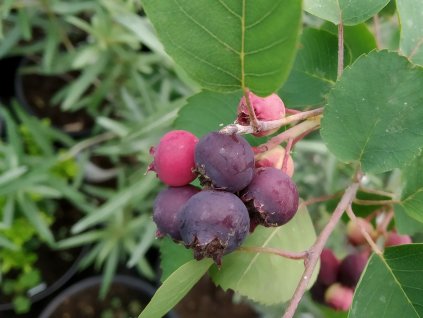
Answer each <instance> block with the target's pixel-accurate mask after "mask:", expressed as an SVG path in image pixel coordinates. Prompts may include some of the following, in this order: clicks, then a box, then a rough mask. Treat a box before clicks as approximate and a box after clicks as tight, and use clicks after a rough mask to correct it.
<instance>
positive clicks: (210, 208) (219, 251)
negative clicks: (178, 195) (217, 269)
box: [179, 190, 250, 265]
mask: <svg viewBox="0 0 423 318" xmlns="http://www.w3.org/2000/svg"><path fill="white" fill-rule="evenodd" d="M179 224H180V233H181V237H182V240H183V241H184V243H185V246H186V247H189V248H192V249H193V250H194V256H195V258H196V259H197V260H200V259H202V258H204V257H211V258H213V260H214V261H215V262H216V263H217V264H218V265H220V263H221V258H222V256H223V255H225V254H227V253H229V252H232V251H233V250H235V249H236V248H238V247H239V246H240V245H241V244H242V242H243V241H244V239H245V237H246V236H247V234H248V231H249V228H250V219H249V217H248V211H247V208H246V207H245V205H244V203H242V201H241V200H240V199H239V198H238V197H237V196H236V195H234V194H232V193H229V192H221V191H215V190H205V191H201V192H200V193H198V194H196V195H194V196H193V197H191V199H189V200H188V202H187V203H186V204H185V205H184V207H183V208H182V210H181V213H180V214H179Z"/></svg>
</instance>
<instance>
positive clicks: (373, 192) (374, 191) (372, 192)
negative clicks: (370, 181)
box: [358, 187, 395, 198]
mask: <svg viewBox="0 0 423 318" xmlns="http://www.w3.org/2000/svg"><path fill="white" fill-rule="evenodd" d="M358 190H359V191H361V192H365V193H370V194H376V195H380V196H383V197H390V198H393V197H394V196H395V194H394V193H392V192H387V191H383V190H376V189H369V188H364V187H360V188H359V189H358Z"/></svg>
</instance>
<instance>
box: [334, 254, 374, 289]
mask: <svg viewBox="0 0 423 318" xmlns="http://www.w3.org/2000/svg"><path fill="white" fill-rule="evenodd" d="M368 259H369V254H368V253H367V252H361V253H356V254H350V255H348V256H346V257H345V258H344V259H343V260H342V261H341V264H340V265H339V272H338V281H339V282H340V283H341V284H343V285H345V286H348V287H352V288H355V286H356V285H357V283H358V281H359V280H360V276H361V273H362V272H363V270H364V268H365V267H366V264H367V260H368Z"/></svg>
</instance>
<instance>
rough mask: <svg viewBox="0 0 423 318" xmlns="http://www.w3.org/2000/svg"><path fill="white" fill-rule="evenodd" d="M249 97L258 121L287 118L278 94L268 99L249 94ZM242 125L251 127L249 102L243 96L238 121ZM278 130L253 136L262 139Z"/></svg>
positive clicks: (261, 132)
mask: <svg viewBox="0 0 423 318" xmlns="http://www.w3.org/2000/svg"><path fill="white" fill-rule="evenodd" d="M248 97H249V100H250V103H251V105H252V106H253V109H254V112H255V114H256V117H257V119H258V120H262V121H270V120H277V119H281V118H283V117H284V116H285V105H284V103H283V102H282V100H281V99H280V97H279V96H278V95H276V94H272V95H269V96H267V97H259V96H257V95H254V94H253V93H251V92H249V93H248ZM237 122H238V123H239V124H240V125H244V126H248V125H250V117H249V115H248V108H247V102H246V100H245V96H243V97H242V98H241V100H240V102H239V105H238V119H237ZM276 131H277V129H272V130H268V131H260V132H258V133H255V134H253V135H254V136H257V137H261V136H267V135H270V134H273V133H274V132H276Z"/></svg>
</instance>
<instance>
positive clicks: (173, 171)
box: [149, 130, 198, 187]
mask: <svg viewBox="0 0 423 318" xmlns="http://www.w3.org/2000/svg"><path fill="white" fill-rule="evenodd" d="M197 142H198V138H197V137H195V136H194V135H193V134H191V133H190V132H188V131H184V130H173V131H170V132H168V133H167V134H165V135H164V136H163V137H162V138H161V139H160V142H159V144H158V145H157V147H155V148H152V149H151V150H150V153H151V154H152V155H153V156H154V160H153V163H152V164H151V165H150V167H149V170H152V171H155V172H156V173H157V176H158V177H159V179H160V180H161V181H162V182H163V183H165V184H167V185H169V186H173V187H179V186H184V185H187V184H188V183H190V182H191V181H192V180H194V179H195V177H196V175H195V173H194V172H193V171H194V168H195V163H194V149H195V145H196V144H197Z"/></svg>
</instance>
